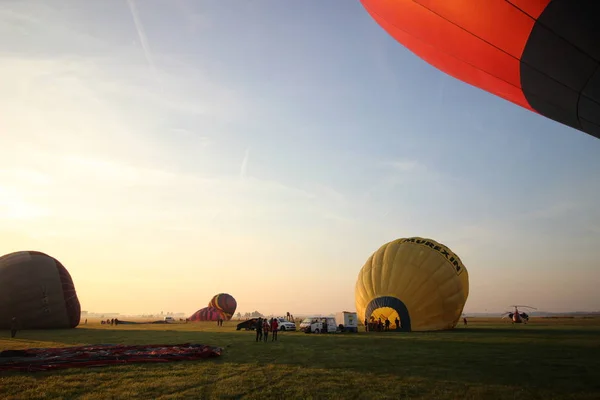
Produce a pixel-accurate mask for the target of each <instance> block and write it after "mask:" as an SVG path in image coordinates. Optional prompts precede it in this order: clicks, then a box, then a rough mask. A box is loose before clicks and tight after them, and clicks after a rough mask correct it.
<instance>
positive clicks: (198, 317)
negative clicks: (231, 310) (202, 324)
mask: <svg viewBox="0 0 600 400" xmlns="http://www.w3.org/2000/svg"><path fill="white" fill-rule="evenodd" d="M219 318H220V319H223V320H224V319H226V318H225V313H223V311H221V310H219V309H216V308H214V307H204V308H201V309H199V310H198V311H196V312H195V313H193V314H192V316H191V317H190V318H189V319H190V321H216V320H218V319H219Z"/></svg>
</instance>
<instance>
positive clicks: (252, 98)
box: [0, 0, 600, 314]
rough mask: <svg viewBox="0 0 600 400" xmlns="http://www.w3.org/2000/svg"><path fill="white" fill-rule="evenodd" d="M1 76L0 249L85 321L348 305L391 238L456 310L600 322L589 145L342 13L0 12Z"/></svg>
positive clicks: (598, 197)
mask: <svg viewBox="0 0 600 400" xmlns="http://www.w3.org/2000/svg"><path fill="white" fill-rule="evenodd" d="M234 3H235V4H234ZM0 76H1V78H0V153H1V156H0V254H5V253H8V252H12V251H17V250H39V251H43V252H46V253H48V254H50V255H52V256H54V257H56V258H58V259H59V260H60V261H61V262H62V263H63V264H64V265H65V266H66V267H67V269H68V270H69V271H70V273H71V275H72V277H73V279H74V281H75V285H76V288H77V292H78V295H79V299H80V301H81V303H82V309H84V310H88V311H105V312H110V311H118V312H122V313H142V312H155V311H161V310H163V311H185V312H189V313H191V312H193V311H195V310H196V309H198V308H201V307H204V306H205V305H206V304H207V303H208V301H209V300H210V298H211V297H212V295H213V294H215V293H218V292H222V291H224V292H228V293H231V294H233V295H234V296H235V297H236V299H237V301H238V311H241V312H245V311H254V310H259V311H261V312H263V313H284V312H286V311H290V312H292V313H293V314H301V313H312V312H333V311H341V310H342V309H344V310H346V309H349V310H353V309H354V285H355V282H356V278H357V275H358V271H359V270H360V268H361V267H362V265H363V263H364V262H365V261H366V259H367V258H368V257H369V255H370V254H371V253H372V252H373V251H375V250H376V249H377V248H378V247H379V246H380V245H382V244H383V243H385V242H387V241H389V240H392V239H395V238H398V237H407V236H425V237H432V238H434V239H436V240H438V241H440V242H442V243H444V244H446V245H448V246H449V247H450V248H451V249H453V251H455V252H456V253H457V254H458V255H459V256H460V257H461V258H462V261H463V262H464V264H465V266H466V267H467V269H468V270H469V274H470V283H471V285H470V286H471V291H470V296H469V299H468V302H467V305H466V308H465V310H466V311H470V312H474V311H485V310H488V311H503V310H505V309H506V307H505V306H506V305H508V304H513V303H520V304H529V305H533V306H537V307H538V308H540V309H543V310H554V311H564V310H598V309H600V291H599V290H598V287H600V268H599V267H600V265H599V261H598V259H599V258H600V246H599V245H600V207H599V206H598V205H599V204H600V175H599V173H600V140H598V139H595V138H592V137H591V136H588V135H586V134H584V133H581V132H578V131H575V130H573V129H571V128H568V127H565V126H562V125H559V124H558V123H555V122H553V121H551V120H548V119H545V118H544V117H541V116H539V115H536V114H534V113H531V112H529V111H526V110H524V109H521V108H519V107H518V106H516V105H513V104H512V103H508V102H506V101H504V100H502V99H500V98H497V97H495V96H493V95H491V94H488V93H486V92H483V91H481V90H479V89H476V88H474V87H471V86H469V85H467V84H464V83H462V82H459V81H457V80H455V79H454V78H451V77H449V76H447V75H445V74H444V73H442V72H440V71H438V70H436V69H435V68H433V67H431V66H429V65H428V64H426V63H425V62H424V61H422V60H420V59H419V58H418V57H416V56H414V55H413V54H412V53H410V52H409V51H408V50H406V49H404V48H403V47H402V46H401V45H399V44H398V43H397V42H395V41H394V40H393V39H392V38H391V37H389V36H388V35H387V34H386V33H385V32H384V31H383V29H381V28H380V27H379V26H378V25H377V24H376V23H375V22H374V21H373V20H372V19H371V17H370V16H369V15H368V14H367V12H366V11H365V10H364V9H363V8H362V6H361V4H360V2H359V1H357V0H355V1H342V0H338V1H322V0H303V1H279V0H271V1H258V0H252V1H235V2H233V1H227V2H225V1H217V0H215V1H195V0H161V1H159V0H143V1H142V0H137V1H133V0H132V1H129V2H128V1H125V0H104V1H96V2H92V1H81V0H72V1H66V0H63V1H60V0H53V1H51V2H48V1H42V0H40V1H25V0H19V1H17V0H14V1H9V0H4V1H2V2H1V3H0Z"/></svg>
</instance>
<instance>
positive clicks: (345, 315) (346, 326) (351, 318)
mask: <svg viewBox="0 0 600 400" xmlns="http://www.w3.org/2000/svg"><path fill="white" fill-rule="evenodd" d="M335 322H336V324H337V326H338V329H339V330H340V331H342V332H358V314H357V313H355V312H350V311H342V312H339V313H337V314H336V315H335Z"/></svg>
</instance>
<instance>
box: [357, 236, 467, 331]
mask: <svg viewBox="0 0 600 400" xmlns="http://www.w3.org/2000/svg"><path fill="white" fill-rule="evenodd" d="M468 295H469V274H468V272H467V269H466V268H465V266H464V265H463V264H462V261H461V260H460V259H459V258H458V256H457V255H456V254H454V253H453V252H452V251H451V250H450V249H449V248H447V247H446V246H444V245H443V244H440V243H438V242H436V241H434V240H432V239H424V238H418V237H413V238H404V239H397V240H394V241H392V242H389V243H386V244H384V245H383V246H381V247H380V248H379V250H377V251H376V252H375V253H373V254H372V255H371V257H369V259H368V260H367V262H366V263H365V265H364V266H363V267H362V269H361V270H360V272H359V274H358V280H357V282H356V288H355V301H356V311H357V313H358V316H359V318H360V319H361V321H364V319H365V317H366V318H367V319H368V320H371V318H374V320H375V321H377V320H378V319H379V318H381V319H382V322H384V321H385V318H389V320H390V322H391V324H392V329H396V327H395V326H393V325H394V321H395V319H396V317H398V318H399V320H400V328H399V329H398V330H402V331H431V330H443V329H452V328H454V327H455V326H456V323H457V322H458V320H459V319H460V316H461V314H462V311H463V308H464V306H465V302H466V301H467V297H468Z"/></svg>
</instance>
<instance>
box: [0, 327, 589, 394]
mask: <svg viewBox="0 0 600 400" xmlns="http://www.w3.org/2000/svg"><path fill="white" fill-rule="evenodd" d="M234 326H235V323H234V322H233V321H232V322H229V323H226V324H225V326H224V327H217V326H216V324H214V323H210V324H208V323H207V324H191V323H190V324H177V325H169V326H165V325H162V326H161V325H137V326H136V325H120V326H117V327H111V326H106V325H100V324H93V323H92V324H89V325H86V326H81V327H79V328H77V329H74V330H64V331H24V332H19V334H18V337H17V338H16V339H10V338H9V336H10V335H9V333H8V332H7V331H0V337H2V339H0V349H20V348H28V347H50V346H70V345H79V344H95V343H113V344H118V343H122V344H144V343H184V342H195V343H203V344H209V345H215V346H221V347H223V348H224V349H225V350H224V353H223V355H222V356H221V357H219V358H216V359H208V360H201V361H189V362H178V363H168V364H161V365H156V364H136V365H128V366H109V367H102V368H91V369H70V370H62V371H54V372H38V373H2V374H0V398H2V399H16V398H28V399H41V398H51V399H56V398H75V397H76V398H84V399H106V398H145V399H170V398H226V399H238V398H248V399H251V398H256V399H258V398H276V399H279V398H284V396H285V397H288V398H300V399H327V398H332V399H333V398H335V399H359V398H360V399H378V398H381V399H386V398H387V399H399V398H417V399H419V398H420V399H532V398H533V399H598V398H600V320H597V319H564V320H563V319H555V320H550V319H537V320H535V321H533V322H532V323H530V324H529V325H515V326H512V325H510V323H500V322H498V321H485V320H479V321H477V320H476V319H472V320H471V323H470V325H469V327H468V328H463V327H459V328H457V329H455V330H453V331H446V332H435V333H369V334H366V333H364V332H361V333H359V334H337V335H306V334H303V333H291V332H283V333H280V335H279V342H275V343H272V342H268V343H256V342H255V341H254V333H253V332H247V331H235V329H234Z"/></svg>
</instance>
